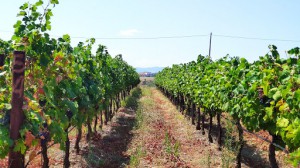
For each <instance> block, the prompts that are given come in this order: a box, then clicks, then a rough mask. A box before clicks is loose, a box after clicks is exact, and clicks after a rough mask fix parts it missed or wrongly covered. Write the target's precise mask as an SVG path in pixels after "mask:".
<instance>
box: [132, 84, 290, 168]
mask: <svg viewBox="0 0 300 168" xmlns="http://www.w3.org/2000/svg"><path fill="white" fill-rule="evenodd" d="M143 92H144V96H143V97H142V98H141V100H140V102H141V103H140V104H141V106H142V107H141V108H142V112H140V113H142V115H143V120H142V124H141V125H140V128H139V129H137V130H136V131H135V132H133V133H134V137H133V140H132V142H131V144H130V146H129V151H128V155H131V158H136V159H135V160H132V161H134V162H131V166H132V167H191V168H203V167H235V158H236V154H235V153H234V151H235V150H236V149H234V148H235V147H234V146H231V145H228V144H229V143H230V144H232V143H233V141H232V139H227V140H224V139H223V141H226V143H227V147H223V148H222V151H219V150H218V146H217V145H216V136H217V132H216V129H214V130H213V135H214V136H213V140H214V143H209V141H208V138H207V128H205V132H206V133H205V135H202V134H201V133H200V131H197V130H196V129H195V126H194V125H192V124H191V121H189V120H188V119H187V118H185V117H184V116H183V115H182V114H180V113H179V112H178V110H177V109H176V107H175V106H174V105H173V104H172V103H171V102H170V101H169V100H168V99H167V98H166V97H165V96H164V95H163V94H162V93H161V92H160V91H158V90H157V89H155V88H151V87H143ZM214 122H215V121H214ZM224 122H225V121H223V124H222V125H225V123H224ZM227 124H228V123H227ZM226 129H230V128H229V127H228V128H226ZM231 129H232V130H231V131H233V132H234V131H235V129H236V128H235V126H232V128H231ZM233 135H234V134H233ZM244 136H245V137H244V140H245V145H244V148H243V151H242V162H243V163H242V167H257V168H260V167H264V168H265V167H269V166H268V159H267V158H268V153H267V151H268V149H267V147H268V143H266V142H263V141H261V140H259V139H257V138H255V137H253V136H249V135H248V134H246V133H245V135H244ZM231 138H232V137H231ZM224 143H225V142H224ZM228 146H230V147H228ZM276 155H277V157H278V160H277V161H278V163H279V166H280V167H291V166H289V164H287V163H286V161H285V159H284V157H285V155H284V154H282V152H281V153H277V154H276Z"/></svg>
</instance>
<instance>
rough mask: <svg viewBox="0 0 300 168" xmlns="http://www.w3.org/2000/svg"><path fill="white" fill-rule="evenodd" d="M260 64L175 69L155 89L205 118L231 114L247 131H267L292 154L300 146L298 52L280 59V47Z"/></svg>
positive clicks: (203, 63)
mask: <svg viewBox="0 0 300 168" xmlns="http://www.w3.org/2000/svg"><path fill="white" fill-rule="evenodd" d="M269 49H270V52H269V53H268V54H266V55H265V56H262V57H260V59H259V60H258V61H255V62H254V63H249V62H248V61H247V60H246V59H244V58H238V57H229V56H226V57H223V58H221V59H219V60H216V61H212V60H211V59H210V57H204V56H201V55H199V56H198V59H197V62H195V61H192V62H190V63H186V64H180V65H173V66H172V67H171V68H165V69H164V70H162V71H161V72H159V73H158V74H157V75H156V78H155V84H156V85H157V86H158V87H159V88H160V89H162V90H164V91H166V92H167V93H169V94H171V95H172V96H174V97H178V96H183V97H184V98H185V103H186V104H187V105H188V104H189V103H190V102H193V103H196V104H197V105H199V106H200V107H201V108H203V111H204V112H206V113H211V114H213V115H215V114H216V113H219V112H222V111H225V112H228V113H229V114H230V115H231V116H232V117H233V118H234V119H237V120H238V119H241V120H242V122H243V125H244V126H246V127H247V129H249V130H256V131H258V130H267V131H269V132H270V133H272V134H276V135H278V136H280V137H281V140H282V142H279V143H283V144H286V145H287V146H288V147H289V149H290V150H291V151H294V150H297V149H298V148H299V146H300V129H299V128H300V127H299V126H300V115H299V114H300V111H299V109H300V108H299V107H300V106H299V105H300V101H299V95H300V94H299V93H300V75H299V72H300V60H299V58H298V56H299V48H294V49H292V50H290V51H289V52H288V53H289V54H290V55H291V57H290V58H288V59H282V58H280V55H279V53H278V52H277V47H276V46H274V45H270V46H269Z"/></svg>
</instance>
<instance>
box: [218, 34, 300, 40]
mask: <svg viewBox="0 0 300 168" xmlns="http://www.w3.org/2000/svg"><path fill="white" fill-rule="evenodd" d="M213 36H216V37H225V38H236V39H246V40H261V41H284V42H300V40H288V39H269V38H258V37H243V36H228V35H221V34H214V35H213Z"/></svg>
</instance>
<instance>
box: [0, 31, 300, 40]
mask: <svg viewBox="0 0 300 168" xmlns="http://www.w3.org/2000/svg"><path fill="white" fill-rule="evenodd" d="M0 32H5V33H13V32H12V31H7V30H0ZM52 36H54V37H61V36H58V35H52ZM208 36H210V35H209V34H194V35H176V36H156V37H95V38H94V39H96V40H159V39H180V38H195V37H208ZM213 36H215V37H223V38H232V39H246V40H260V41H282V42H297V43H299V42H300V40H291V39H273V38H260V37H245V36H231V35H223V34H214V35H213ZM71 38H73V39H89V38H91V37H84V36H71Z"/></svg>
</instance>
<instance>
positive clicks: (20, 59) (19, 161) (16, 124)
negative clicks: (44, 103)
mask: <svg viewBox="0 0 300 168" xmlns="http://www.w3.org/2000/svg"><path fill="white" fill-rule="evenodd" d="M12 73H13V82H12V100H11V106H12V108H11V111H10V116H11V117H10V128H9V133H10V135H9V136H10V138H11V139H12V140H13V141H14V144H13V146H12V147H11V148H10V152H9V157H8V165H9V167H24V155H23V154H22V153H21V151H18V152H15V151H14V147H15V145H16V144H15V143H16V140H18V139H19V138H20V137H21V135H20V132H19V131H20V129H21V126H22V124H23V121H24V119H25V115H24V112H23V110H22V106H23V96H24V74H25V52H24V51H14V59H13V69H12Z"/></svg>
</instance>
